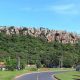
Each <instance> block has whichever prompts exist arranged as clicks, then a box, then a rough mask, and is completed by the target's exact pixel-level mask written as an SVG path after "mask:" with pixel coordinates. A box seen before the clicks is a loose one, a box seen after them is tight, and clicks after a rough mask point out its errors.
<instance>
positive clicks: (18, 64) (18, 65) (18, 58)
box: [17, 56, 20, 70]
mask: <svg viewBox="0 0 80 80" xmlns="http://www.w3.org/2000/svg"><path fill="white" fill-rule="evenodd" d="M17 68H18V70H20V57H19V56H18V57H17Z"/></svg>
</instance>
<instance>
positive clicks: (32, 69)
mask: <svg viewBox="0 0 80 80" xmlns="http://www.w3.org/2000/svg"><path fill="white" fill-rule="evenodd" d="M29 71H37V68H34V67H33V68H29Z"/></svg>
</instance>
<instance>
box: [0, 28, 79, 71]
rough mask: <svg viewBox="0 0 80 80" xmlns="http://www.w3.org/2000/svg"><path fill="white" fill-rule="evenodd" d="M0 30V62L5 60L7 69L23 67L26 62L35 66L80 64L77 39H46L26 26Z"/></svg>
mask: <svg viewBox="0 0 80 80" xmlns="http://www.w3.org/2000/svg"><path fill="white" fill-rule="evenodd" d="M25 29H26V30H25ZM24 30H25V31H24ZM0 31H1V32H0V62H5V64H6V67H7V68H8V69H11V70H13V69H15V68H17V67H18V68H19V67H20V68H24V67H25V65H26V64H31V65H32V64H36V65H37V67H41V66H44V67H75V66H76V65H77V64H80V42H79V41H77V43H74V44H72V43H70V42H69V43H67V44H63V43H62V42H59V41H57V40H54V41H47V38H45V35H44V36H41V35H38V37H37V36H34V35H35V34H38V33H37V32H36V33H35V34H33V35H32V34H31V33H32V32H31V31H29V30H27V28H21V29H20V28H19V30H18V31H16V29H15V28H14V27H8V28H7V27H5V28H3V27H2V28H1V29H0ZM42 32H43V31H42ZM42 32H41V34H42ZM50 32H51V31H49V33H50ZM24 33H26V34H24ZM43 34H44V33H43ZM66 34H69V33H66ZM46 35H48V34H46ZM76 36H77V35H76ZM57 37H59V36H57ZM77 38H78V36H77V37H76V39H77ZM55 39H56V38H55Z"/></svg>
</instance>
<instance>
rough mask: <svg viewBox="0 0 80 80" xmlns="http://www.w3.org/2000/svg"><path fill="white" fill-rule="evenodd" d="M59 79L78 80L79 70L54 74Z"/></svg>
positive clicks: (79, 77)
mask: <svg viewBox="0 0 80 80" xmlns="http://www.w3.org/2000/svg"><path fill="white" fill-rule="evenodd" d="M55 76H56V77H57V78H58V79H59V80H78V79H79V80H80V72H77V71H71V72H65V73H61V74H56V75H55Z"/></svg>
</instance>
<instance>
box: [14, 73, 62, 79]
mask: <svg viewBox="0 0 80 80" xmlns="http://www.w3.org/2000/svg"><path fill="white" fill-rule="evenodd" d="M56 73H61V72H40V73H31V74H25V75H23V76H20V77H18V78H16V79H15V80H55V78H54V77H52V75H54V74H56Z"/></svg>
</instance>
